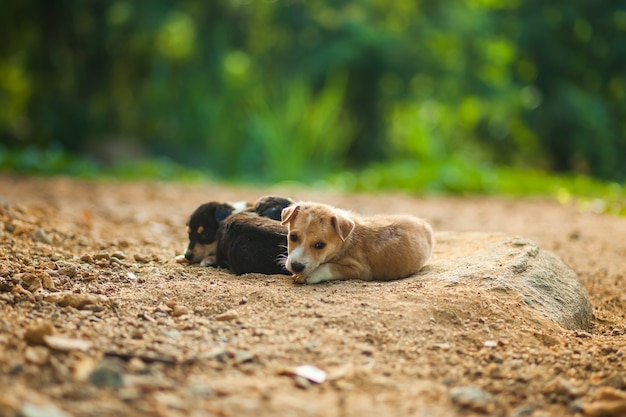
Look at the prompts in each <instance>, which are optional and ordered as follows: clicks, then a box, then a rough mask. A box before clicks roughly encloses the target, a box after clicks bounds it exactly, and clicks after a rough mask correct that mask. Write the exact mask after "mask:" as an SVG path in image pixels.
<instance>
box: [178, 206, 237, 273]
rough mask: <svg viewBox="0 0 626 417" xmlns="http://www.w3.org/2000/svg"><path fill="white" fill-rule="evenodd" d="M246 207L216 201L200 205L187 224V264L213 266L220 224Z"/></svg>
mask: <svg viewBox="0 0 626 417" xmlns="http://www.w3.org/2000/svg"><path fill="white" fill-rule="evenodd" d="M247 207H248V206H247V205H245V204H230V203H218V202H216V201H212V202H210V203H204V204H201V205H200V206H199V207H198V208H197V209H196V210H195V211H194V212H193V213H192V214H191V216H190V217H189V221H188V222H187V233H188V235H189V245H188V246H187V250H186V251H185V258H186V259H187V260H188V261H189V263H192V264H193V263H200V265H202V266H209V265H215V251H216V248H217V240H216V237H217V229H218V228H219V225H220V223H222V222H223V221H224V220H226V218H227V217H228V216H230V215H232V214H234V213H237V212H240V211H242V210H243V209H245V208H247Z"/></svg>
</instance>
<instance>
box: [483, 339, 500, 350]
mask: <svg viewBox="0 0 626 417" xmlns="http://www.w3.org/2000/svg"><path fill="white" fill-rule="evenodd" d="M483 346H484V347H487V348H494V347H497V346H498V342H496V341H495V340H485V343H483Z"/></svg>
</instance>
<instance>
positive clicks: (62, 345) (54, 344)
mask: <svg viewBox="0 0 626 417" xmlns="http://www.w3.org/2000/svg"><path fill="white" fill-rule="evenodd" d="M43 339H44V341H45V343H46V346H48V347H49V348H51V349H54V350H58V351H61V352H71V351H76V350H77V351H81V352H85V351H87V350H89V349H90V348H91V345H92V343H91V342H90V341H89V340H83V339H72V338H69V337H64V336H51V335H47V336H44V337H43Z"/></svg>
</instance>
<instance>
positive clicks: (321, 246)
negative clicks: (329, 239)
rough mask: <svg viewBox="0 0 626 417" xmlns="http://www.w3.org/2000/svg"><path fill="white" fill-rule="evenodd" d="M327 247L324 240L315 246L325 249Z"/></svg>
mask: <svg viewBox="0 0 626 417" xmlns="http://www.w3.org/2000/svg"><path fill="white" fill-rule="evenodd" d="M325 247H326V243H324V242H317V243H316V244H315V246H314V248H315V249H324V248H325Z"/></svg>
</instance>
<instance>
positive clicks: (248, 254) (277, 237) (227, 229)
mask: <svg viewBox="0 0 626 417" xmlns="http://www.w3.org/2000/svg"><path fill="white" fill-rule="evenodd" d="M281 210H282V209H281ZM286 256H287V227H285V226H283V225H281V224H280V222H278V221H276V220H272V219H269V218H266V217H260V216H255V215H254V214H252V213H250V212H243V213H238V214H234V215H232V216H230V217H228V218H227V219H226V220H224V222H223V223H222V224H221V225H220V227H219V229H218V231H217V258H216V260H217V266H219V267H222V268H228V269H230V270H231V271H233V272H234V273H235V274H237V275H241V274H246V273H250V272H257V273H261V274H285V275H291V273H290V272H289V271H287V270H286V269H285V268H284V266H283V265H284V262H281V261H282V260H283V259H285V258H286Z"/></svg>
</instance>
